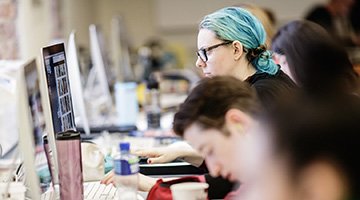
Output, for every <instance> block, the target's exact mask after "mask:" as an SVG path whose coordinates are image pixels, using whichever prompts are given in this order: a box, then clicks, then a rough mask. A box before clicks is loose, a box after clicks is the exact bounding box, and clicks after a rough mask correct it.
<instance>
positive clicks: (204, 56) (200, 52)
mask: <svg viewBox="0 0 360 200" xmlns="http://www.w3.org/2000/svg"><path fill="white" fill-rule="evenodd" d="M232 42H233V41H225V42H223V43H220V44H215V45H213V46H210V47H207V48H204V49H199V50H198V51H197V52H196V55H197V56H199V58H200V59H201V60H202V61H203V62H206V61H208V57H207V54H206V53H207V52H208V51H210V50H212V49H215V48H217V47H219V46H222V45H227V44H230V43H232Z"/></svg>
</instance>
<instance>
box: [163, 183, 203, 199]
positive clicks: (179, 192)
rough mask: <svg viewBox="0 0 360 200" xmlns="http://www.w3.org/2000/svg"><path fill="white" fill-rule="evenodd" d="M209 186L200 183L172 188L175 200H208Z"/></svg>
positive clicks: (184, 184) (175, 185) (179, 184)
mask: <svg viewBox="0 0 360 200" xmlns="http://www.w3.org/2000/svg"><path fill="white" fill-rule="evenodd" d="M208 187H209V184H207V183H199V182H187V183H178V184H174V185H172V186H170V189H171V194H172V197H173V200H184V199H186V200H206V199H207V189H208Z"/></svg>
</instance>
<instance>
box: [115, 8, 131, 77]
mask: <svg viewBox="0 0 360 200" xmlns="http://www.w3.org/2000/svg"><path fill="white" fill-rule="evenodd" d="M111 40H112V42H111V49H112V54H111V55H112V61H113V67H114V71H115V74H116V81H120V82H131V81H135V76H134V73H133V70H132V68H131V62H130V54H129V42H128V41H129V40H128V37H127V33H126V27H125V24H124V21H123V17H122V16H121V15H120V14H116V15H114V16H113V18H112V20H111Z"/></svg>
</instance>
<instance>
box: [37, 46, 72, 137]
mask: <svg viewBox="0 0 360 200" xmlns="http://www.w3.org/2000/svg"><path fill="white" fill-rule="evenodd" d="M42 50H43V51H42V55H43V59H44V64H45V66H44V67H45V72H46V77H45V78H46V83H47V88H48V93H47V94H48V96H49V100H50V107H51V118H52V125H53V133H54V134H56V133H58V132H63V131H67V130H75V122H74V112H73V104H72V98H71V90H70V85H69V75H68V67H67V62H66V56H65V47H64V44H63V43H60V44H55V45H52V46H48V47H45V48H43V49H42Z"/></svg>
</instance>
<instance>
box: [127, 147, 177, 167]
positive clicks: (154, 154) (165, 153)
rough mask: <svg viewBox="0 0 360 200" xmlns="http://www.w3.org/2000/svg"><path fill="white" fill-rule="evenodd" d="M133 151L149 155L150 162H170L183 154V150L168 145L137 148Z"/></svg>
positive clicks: (139, 154)
mask: <svg viewBox="0 0 360 200" xmlns="http://www.w3.org/2000/svg"><path fill="white" fill-rule="evenodd" d="M132 153H134V154H137V155H138V156H146V157H148V160H147V162H148V163H149V164H158V163H168V162H171V161H174V160H175V159H177V158H179V157H181V156H183V152H182V151H179V149H175V148H167V147H160V148H150V149H137V150H134V151H132Z"/></svg>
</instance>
